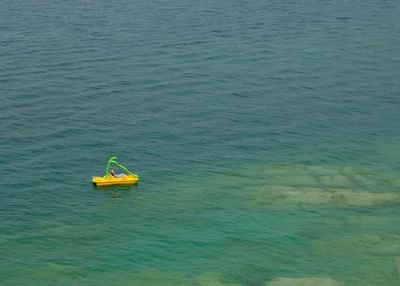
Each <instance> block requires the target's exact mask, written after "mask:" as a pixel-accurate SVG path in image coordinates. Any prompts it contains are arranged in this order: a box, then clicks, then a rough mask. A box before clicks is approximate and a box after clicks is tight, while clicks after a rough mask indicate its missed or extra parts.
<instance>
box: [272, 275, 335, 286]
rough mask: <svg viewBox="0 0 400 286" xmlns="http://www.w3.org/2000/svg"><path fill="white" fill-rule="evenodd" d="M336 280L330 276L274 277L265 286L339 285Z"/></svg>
mask: <svg viewBox="0 0 400 286" xmlns="http://www.w3.org/2000/svg"><path fill="white" fill-rule="evenodd" d="M340 285H341V284H339V283H338V282H336V281H335V280H333V279H331V278H319V277H303V278H288V277H279V278H275V279H274V280H272V281H271V282H269V283H267V284H266V286H340Z"/></svg>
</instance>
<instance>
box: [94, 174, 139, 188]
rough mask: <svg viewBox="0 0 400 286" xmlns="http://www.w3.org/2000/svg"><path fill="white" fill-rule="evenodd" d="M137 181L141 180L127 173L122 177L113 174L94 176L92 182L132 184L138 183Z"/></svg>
mask: <svg viewBox="0 0 400 286" xmlns="http://www.w3.org/2000/svg"><path fill="white" fill-rule="evenodd" d="M137 181H139V178H138V177H135V176H132V175H126V176H123V177H121V178H116V177H113V176H111V175H108V176H104V177H93V178H92V182H93V184H95V185H96V186H111V185H132V184H135V183H137Z"/></svg>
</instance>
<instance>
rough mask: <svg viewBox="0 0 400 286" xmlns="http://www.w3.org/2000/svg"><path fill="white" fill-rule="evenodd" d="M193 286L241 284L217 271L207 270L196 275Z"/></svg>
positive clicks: (237, 285)
mask: <svg viewBox="0 0 400 286" xmlns="http://www.w3.org/2000/svg"><path fill="white" fill-rule="evenodd" d="M192 285H193V286H239V285H240V284H238V283H233V282H230V281H228V280H227V279H226V278H225V277H224V276H223V275H221V274H220V273H215V272H206V273H203V274H201V275H198V276H196V277H194V279H193V284H192Z"/></svg>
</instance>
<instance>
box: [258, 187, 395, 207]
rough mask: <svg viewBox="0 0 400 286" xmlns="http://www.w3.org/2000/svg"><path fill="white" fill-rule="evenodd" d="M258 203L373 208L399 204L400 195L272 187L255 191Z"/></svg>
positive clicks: (349, 190)
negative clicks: (377, 205) (380, 205)
mask: <svg viewBox="0 0 400 286" xmlns="http://www.w3.org/2000/svg"><path fill="white" fill-rule="evenodd" d="M253 193H254V197H255V199H256V200H257V201H269V202H271V203H296V204H297V203H305V204H318V205H324V204H338V205H347V206H372V205H375V204H380V203H389V202H399V201H400V193H390V192H386V193H376V192H362V191H354V190H351V189H340V188H329V189H324V188H309V187H291V186H270V187H268V186H267V187H264V188H258V189H255V190H253Z"/></svg>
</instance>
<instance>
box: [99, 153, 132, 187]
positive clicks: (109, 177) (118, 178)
mask: <svg viewBox="0 0 400 286" xmlns="http://www.w3.org/2000/svg"><path fill="white" fill-rule="evenodd" d="M115 159H117V157H111V158H110V159H109V160H108V162H107V167H106V172H105V175H104V177H92V183H93V184H95V185H96V186H112V185H132V184H136V183H137V181H139V176H138V175H136V174H134V173H132V172H131V171H129V170H128V169H127V168H125V167H124V166H122V165H121V164H119V163H118V162H117V161H115ZM113 165H116V166H118V167H120V168H121V169H123V170H124V171H125V172H127V174H123V175H121V174H120V175H116V174H114V173H112V172H110V167H111V166H113ZM111 169H114V167H113V168H111ZM114 170H115V169H114ZM113 174H114V175H113Z"/></svg>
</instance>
